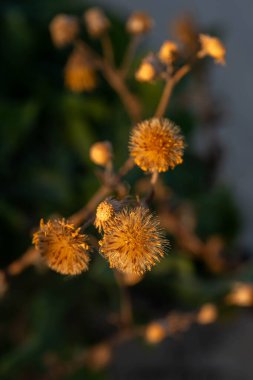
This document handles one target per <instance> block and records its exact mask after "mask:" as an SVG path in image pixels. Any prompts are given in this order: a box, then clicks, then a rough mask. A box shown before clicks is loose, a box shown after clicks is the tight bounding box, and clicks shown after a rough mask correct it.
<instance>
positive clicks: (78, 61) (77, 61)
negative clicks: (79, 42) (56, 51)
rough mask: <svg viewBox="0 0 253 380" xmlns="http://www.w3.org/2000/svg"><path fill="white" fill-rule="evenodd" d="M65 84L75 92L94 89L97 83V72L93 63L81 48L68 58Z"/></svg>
mask: <svg viewBox="0 0 253 380" xmlns="http://www.w3.org/2000/svg"><path fill="white" fill-rule="evenodd" d="M64 80H65V85H66V87H67V88H69V89H70V90H71V91H73V92H82V91H92V90H94V88H95V87H96V85H97V76H96V72H95V70H94V68H93V66H92V63H91V62H89V60H88V59H87V58H86V57H85V54H83V53H82V52H81V51H79V50H75V51H74V52H73V53H72V54H71V56H70V57H69V59H68V62H67V64H66V66H65V70H64Z"/></svg>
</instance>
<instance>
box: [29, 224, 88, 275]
mask: <svg viewBox="0 0 253 380" xmlns="http://www.w3.org/2000/svg"><path fill="white" fill-rule="evenodd" d="M79 231H80V228H77V229H76V228H75V226H74V225H73V224H68V223H66V222H65V220H64V219H62V220H59V219H56V220H49V221H48V222H47V223H46V224H45V223H44V221H43V219H42V220H41V222H40V229H39V230H38V231H37V232H35V233H34V235H33V243H34V245H35V247H36V249H38V250H39V252H40V254H41V255H42V256H43V257H44V258H45V260H46V262H47V265H48V266H49V267H50V268H51V269H53V270H55V271H56V272H59V273H61V274H66V275H76V274H79V273H81V272H83V271H86V270H87V269H88V262H89V256H88V254H87V252H88V250H89V245H88V244H87V242H86V241H87V236H86V235H82V234H80V232H79Z"/></svg>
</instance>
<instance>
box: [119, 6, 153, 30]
mask: <svg viewBox="0 0 253 380" xmlns="http://www.w3.org/2000/svg"><path fill="white" fill-rule="evenodd" d="M153 24H154V21H153V19H152V18H151V17H150V16H149V15H148V14H147V13H146V12H140V11H137V12H134V13H133V14H132V15H131V16H130V17H129V19H128V20H127V24H126V29H127V31H128V32H129V33H130V34H134V35H138V34H144V33H147V32H149V31H150V29H151V28H152V27H153Z"/></svg>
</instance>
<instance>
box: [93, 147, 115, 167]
mask: <svg viewBox="0 0 253 380" xmlns="http://www.w3.org/2000/svg"><path fill="white" fill-rule="evenodd" d="M112 157H113V153H112V144H111V143H110V142H109V141H99V142H96V143H95V144H93V145H92V146H91V147H90V159H91V161H92V162H94V164H96V165H101V166H106V165H107V164H108V163H109V162H110V161H111V159H112Z"/></svg>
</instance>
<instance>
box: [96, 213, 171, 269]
mask: <svg viewBox="0 0 253 380" xmlns="http://www.w3.org/2000/svg"><path fill="white" fill-rule="evenodd" d="M99 244H100V251H101V253H102V254H103V255H104V257H105V258H106V259H108V261H109V263H110V267H111V268H116V269H118V270H119V271H121V272H128V273H136V274H138V275H141V274H143V273H144V272H145V271H147V270H151V268H152V266H153V265H155V264H156V263H157V262H159V261H160V258H161V257H163V256H164V249H165V247H166V245H168V243H167V241H166V239H165V238H164V236H163V234H162V232H161V229H160V224H159V221H158V219H157V218H155V217H153V216H152V214H151V213H150V212H149V210H148V209H146V208H144V207H140V206H139V207H136V208H134V209H128V208H124V209H123V210H122V211H120V212H119V213H117V215H116V216H115V217H114V218H113V219H112V220H111V222H110V228H108V229H106V230H105V231H104V237H103V239H102V240H101V241H100V242H99Z"/></svg>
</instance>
